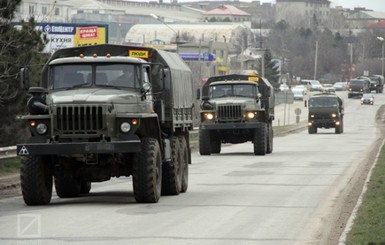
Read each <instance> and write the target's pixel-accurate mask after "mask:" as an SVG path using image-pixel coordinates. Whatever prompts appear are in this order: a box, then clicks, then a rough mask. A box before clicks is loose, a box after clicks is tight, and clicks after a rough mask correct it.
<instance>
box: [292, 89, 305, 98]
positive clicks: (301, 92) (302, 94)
mask: <svg viewBox="0 0 385 245" xmlns="http://www.w3.org/2000/svg"><path fill="white" fill-rule="evenodd" d="M291 92H293V95H294V99H295V100H303V99H304V97H305V89H304V87H297V86H295V87H294V88H292V89H291Z"/></svg>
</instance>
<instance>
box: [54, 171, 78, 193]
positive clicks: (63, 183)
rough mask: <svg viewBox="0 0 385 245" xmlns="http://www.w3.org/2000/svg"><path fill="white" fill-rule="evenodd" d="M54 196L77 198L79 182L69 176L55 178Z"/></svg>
mask: <svg viewBox="0 0 385 245" xmlns="http://www.w3.org/2000/svg"><path fill="white" fill-rule="evenodd" d="M55 189H56V194H57V195H58V196H59V197H60V198H69V197H77V196H79V194H80V190H81V183H80V180H78V179H77V178H75V177H74V176H73V175H71V174H65V175H61V176H57V177H55Z"/></svg>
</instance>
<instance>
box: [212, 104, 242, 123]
mask: <svg viewBox="0 0 385 245" xmlns="http://www.w3.org/2000/svg"><path fill="white" fill-rule="evenodd" d="M241 118H242V111H241V106H240V105H220V106H218V120H225V121H226V120H227V121H230V120H241Z"/></svg>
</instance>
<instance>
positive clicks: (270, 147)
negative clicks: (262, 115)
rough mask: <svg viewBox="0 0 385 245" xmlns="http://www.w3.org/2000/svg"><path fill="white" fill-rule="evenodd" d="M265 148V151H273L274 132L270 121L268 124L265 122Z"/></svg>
mask: <svg viewBox="0 0 385 245" xmlns="http://www.w3.org/2000/svg"><path fill="white" fill-rule="evenodd" d="M267 127H268V128H267V149H266V153H272V152H273V136H274V132H273V125H272V124H271V122H270V123H269V124H267Z"/></svg>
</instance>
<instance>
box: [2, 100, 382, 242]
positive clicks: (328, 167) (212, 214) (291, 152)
mask: <svg viewBox="0 0 385 245" xmlns="http://www.w3.org/2000/svg"><path fill="white" fill-rule="evenodd" d="M344 96H345V95H344ZM375 96H376V98H375V100H376V101H375V105H373V106H369V105H363V106H362V105H360V103H359V100H357V99H349V100H348V99H345V119H344V120H345V121H344V123H345V128H344V133H343V134H341V135H337V134H334V130H333V129H329V130H326V129H325V130H324V129H322V130H319V132H318V134H314V135H309V134H308V133H307V130H303V131H301V132H298V133H295V134H290V135H286V136H283V137H275V138H274V151H273V153H272V154H268V155H266V156H254V155H253V147H252V144H251V143H245V144H238V145H226V146H223V147H222V152H221V154H214V155H211V156H200V155H199V154H198V153H193V155H192V161H193V164H192V165H190V175H189V178H190V179H189V189H188V191H187V192H186V193H184V194H181V195H179V196H162V197H161V199H160V202H159V203H157V204H137V203H136V202H135V200H134V197H133V193H132V182H131V178H119V179H113V180H111V181H108V182H103V183H96V184H93V187H92V190H91V194H90V195H88V196H83V197H79V198H68V199H59V198H58V197H57V196H56V195H54V196H53V199H52V201H51V204H50V205H47V206H37V207H27V206H25V204H24V202H23V200H22V197H20V196H18V197H12V198H6V199H1V200H0V244H66V243H71V244H135V245H136V244H157V245H162V244H167V245H168V244H183V245H184V244H199V245H202V244H221V245H223V244H231V245H233V244H253V245H255V244H261V245H267V244H274V245H277V244H278V245H286V244H328V242H325V241H327V240H325V239H326V238H325V236H327V235H329V233H330V232H331V231H330V229H331V228H332V226H331V224H332V223H333V222H332V221H333V220H335V219H336V210H338V208H339V207H341V206H343V205H341V199H343V196H344V195H346V189H348V187H349V186H350V185H352V182H353V181H354V179H355V177H354V176H356V175H357V174H358V175H359V174H360V173H361V172H362V171H363V170H362V166H363V165H367V164H368V159H371V158H370V156H373V149H376V147H377V146H378V145H379V142H380V141H382V136H381V134H380V133H379V129H378V128H377V127H376V116H375V115H376V111H377V109H378V108H379V107H380V104H384V103H385V94H381V95H375ZM345 97H346V96H345ZM304 117H305V116H304ZM362 173H365V171H363V172H362ZM363 177H365V176H363ZM351 205H354V203H353V204H351Z"/></svg>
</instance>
